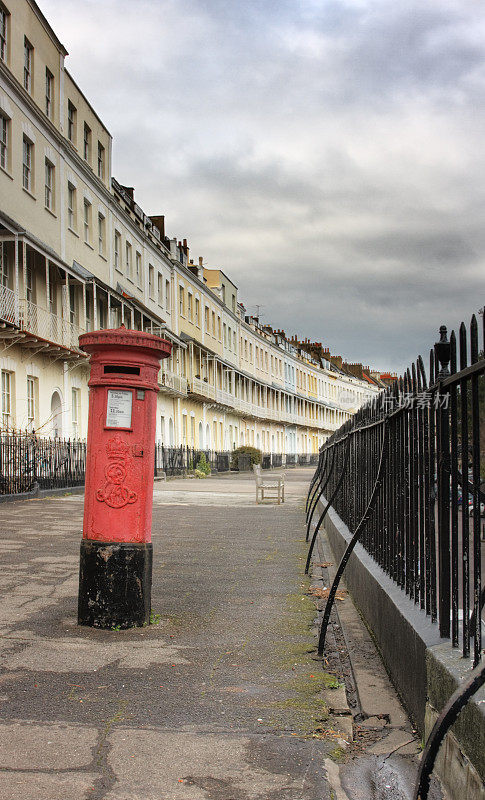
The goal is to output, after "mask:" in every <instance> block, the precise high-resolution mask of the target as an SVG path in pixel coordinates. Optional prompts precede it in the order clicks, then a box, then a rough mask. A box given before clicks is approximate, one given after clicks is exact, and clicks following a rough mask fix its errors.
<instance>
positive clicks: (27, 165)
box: [22, 136, 34, 192]
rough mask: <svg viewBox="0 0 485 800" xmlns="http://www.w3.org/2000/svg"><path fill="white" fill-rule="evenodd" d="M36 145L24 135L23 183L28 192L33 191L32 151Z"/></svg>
mask: <svg viewBox="0 0 485 800" xmlns="http://www.w3.org/2000/svg"><path fill="white" fill-rule="evenodd" d="M33 149H34V145H33V144H32V142H29V140H28V139H27V137H26V136H24V147H23V163H22V183H23V187H24V189H26V190H27V191H28V192H31V191H32V153H33Z"/></svg>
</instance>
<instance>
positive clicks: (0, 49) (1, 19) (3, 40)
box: [0, 6, 9, 61]
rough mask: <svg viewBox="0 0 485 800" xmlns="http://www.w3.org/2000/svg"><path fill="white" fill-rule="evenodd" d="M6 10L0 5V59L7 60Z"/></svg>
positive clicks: (7, 15)
mask: <svg viewBox="0 0 485 800" xmlns="http://www.w3.org/2000/svg"><path fill="white" fill-rule="evenodd" d="M8 17H9V14H8V11H7V10H6V9H5V8H3V7H2V6H0V58H1V59H2V61H6V60H7V25H8Z"/></svg>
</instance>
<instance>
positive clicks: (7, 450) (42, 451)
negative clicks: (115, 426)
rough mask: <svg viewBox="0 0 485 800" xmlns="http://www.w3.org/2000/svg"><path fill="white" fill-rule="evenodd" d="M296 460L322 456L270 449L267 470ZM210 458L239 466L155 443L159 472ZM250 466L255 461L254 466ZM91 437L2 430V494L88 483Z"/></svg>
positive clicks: (226, 454)
mask: <svg viewBox="0 0 485 800" xmlns="http://www.w3.org/2000/svg"><path fill="white" fill-rule="evenodd" d="M287 458H288V459H289V462H291V464H292V465H294V464H295V463H302V464H312V463H316V461H317V458H318V456H317V455H315V454H308V455H304V456H291V457H289V456H285V455H283V454H282V453H270V454H264V455H263V460H262V466H263V469H273V468H277V467H281V466H283V467H284V466H285V461H286V459H287ZM204 463H205V464H206V465H207V466H208V467H209V469H210V471H211V472H229V470H231V469H237V464H235V463H234V459H233V457H232V452H231V451H229V450H227V451H226V450H224V451H220V450H218V451H215V450H202V449H198V448H194V447H183V446H182V447H166V446H164V445H163V444H161V443H158V442H157V443H156V444H155V475H157V473H158V472H165V474H166V475H170V476H175V475H185V474H186V473H187V472H191V471H193V470H195V469H197V467H199V466H201V465H202V466H203V465H204ZM248 468H250V465H249V467H248ZM85 471H86V442H85V441H81V440H78V439H44V438H40V437H38V436H36V435H35V434H33V433H25V432H23V433H0V495H2V494H3V495H9V494H20V493H22V492H34V491H36V490H38V489H64V488H69V487H71V486H82V485H83V484H84V478H85Z"/></svg>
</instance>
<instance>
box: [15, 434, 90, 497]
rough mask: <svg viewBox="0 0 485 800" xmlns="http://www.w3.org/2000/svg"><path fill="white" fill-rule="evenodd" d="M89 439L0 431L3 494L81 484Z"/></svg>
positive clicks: (62, 487)
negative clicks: (53, 437)
mask: <svg viewBox="0 0 485 800" xmlns="http://www.w3.org/2000/svg"><path fill="white" fill-rule="evenodd" d="M85 465H86V442H83V441H79V440H77V439H40V438H38V437H37V436H35V435H34V434H31V433H8V434H0V494H19V493H21V492H32V491H34V490H36V489H64V488H68V487H70V486H82V485H83V483H84V474H85Z"/></svg>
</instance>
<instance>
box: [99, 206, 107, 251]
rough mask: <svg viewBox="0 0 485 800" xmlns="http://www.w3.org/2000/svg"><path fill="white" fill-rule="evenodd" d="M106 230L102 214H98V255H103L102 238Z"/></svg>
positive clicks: (103, 238)
mask: <svg viewBox="0 0 485 800" xmlns="http://www.w3.org/2000/svg"><path fill="white" fill-rule="evenodd" d="M105 231H106V220H105V218H104V216H103V215H102V214H101V213H99V214H98V252H99V255H100V256H104V240H105Z"/></svg>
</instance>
